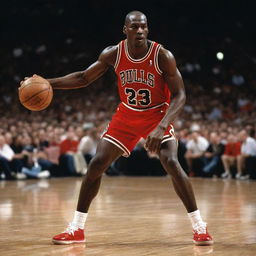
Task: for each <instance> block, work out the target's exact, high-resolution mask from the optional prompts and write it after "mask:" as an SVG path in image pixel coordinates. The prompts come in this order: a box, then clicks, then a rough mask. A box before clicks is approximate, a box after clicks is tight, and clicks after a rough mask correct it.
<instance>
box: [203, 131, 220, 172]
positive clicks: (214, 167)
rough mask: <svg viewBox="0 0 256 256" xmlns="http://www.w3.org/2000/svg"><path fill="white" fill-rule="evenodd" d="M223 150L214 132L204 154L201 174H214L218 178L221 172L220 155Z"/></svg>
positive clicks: (218, 137)
mask: <svg viewBox="0 0 256 256" xmlns="http://www.w3.org/2000/svg"><path fill="white" fill-rule="evenodd" d="M224 149H225V146H224V144H222V143H221V139H220V136H219V135H218V134H217V133H216V132H212V133H211V134H210V144H209V146H208V148H207V150H206V151H205V153H204V160H205V165H204V167H203V173H204V174H206V175H213V174H216V175H217V176H219V174H220V170H221V167H222V166H221V155H222V154H223V152H224Z"/></svg>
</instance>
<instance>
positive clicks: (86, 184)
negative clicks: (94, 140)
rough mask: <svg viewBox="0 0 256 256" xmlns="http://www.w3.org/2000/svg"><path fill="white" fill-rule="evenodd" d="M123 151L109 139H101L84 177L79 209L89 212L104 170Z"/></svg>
mask: <svg viewBox="0 0 256 256" xmlns="http://www.w3.org/2000/svg"><path fill="white" fill-rule="evenodd" d="M122 154H123V151H122V150H121V149H120V148H118V147H117V146H115V145H114V144H112V143H111V142H109V141H107V140H101V141H100V142H99V145H98V147H97V152H96V155H95V157H94V158H93V159H92V160H91V162H90V164H89V166H88V170H87V173H86V175H85V177H84V179H83V182H82V185H81V189H80V194H79V199H78V204H77V211H79V212H85V213H86V212H88V209H89V206H90V204H91V201H92V199H93V198H94V197H95V196H96V195H97V193H98V191H99V187H100V182H101V177H102V174H103V172H104V171H105V170H106V169H107V168H108V167H109V166H110V165H111V163H112V162H113V161H114V160H116V159H117V158H119V157H120V156H121V155H122Z"/></svg>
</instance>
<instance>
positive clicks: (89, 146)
mask: <svg viewBox="0 0 256 256" xmlns="http://www.w3.org/2000/svg"><path fill="white" fill-rule="evenodd" d="M96 139H97V138H96V131H95V129H94V124H93V123H84V124H83V136H82V137H81V140H80V142H79V145H78V151H79V152H82V154H83V155H84V157H85V159H86V162H87V163H89V162H90V161H91V159H92V157H93V156H94V155H95V153H96V145H97V143H96Z"/></svg>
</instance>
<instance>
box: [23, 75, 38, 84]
mask: <svg viewBox="0 0 256 256" xmlns="http://www.w3.org/2000/svg"><path fill="white" fill-rule="evenodd" d="M37 76H38V75H36V74H34V75H33V76H32V77H37ZM29 78H30V76H26V77H24V79H23V80H22V81H20V86H22V84H23V83H24V82H25V81H26V80H27V79H29Z"/></svg>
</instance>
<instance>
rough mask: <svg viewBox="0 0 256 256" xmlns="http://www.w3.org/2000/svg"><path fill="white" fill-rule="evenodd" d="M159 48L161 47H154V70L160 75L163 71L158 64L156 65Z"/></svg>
mask: <svg viewBox="0 0 256 256" xmlns="http://www.w3.org/2000/svg"><path fill="white" fill-rule="evenodd" d="M160 47H161V45H160V44H159V45H158V46H157V47H156V53H155V61H154V65H155V69H156V71H157V73H158V74H159V75H162V73H163V71H162V70H161V69H160V68H159V64H158V55H159V50H160Z"/></svg>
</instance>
